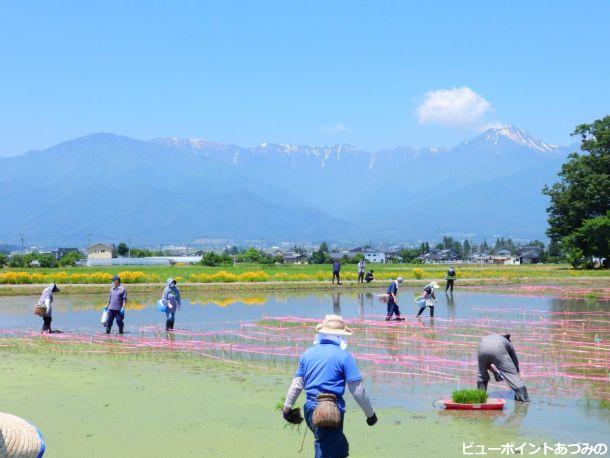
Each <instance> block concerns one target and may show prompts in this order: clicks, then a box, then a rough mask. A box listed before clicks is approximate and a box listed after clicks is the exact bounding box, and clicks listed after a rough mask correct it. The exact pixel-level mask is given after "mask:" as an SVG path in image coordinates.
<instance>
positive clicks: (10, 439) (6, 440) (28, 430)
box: [0, 412, 45, 458]
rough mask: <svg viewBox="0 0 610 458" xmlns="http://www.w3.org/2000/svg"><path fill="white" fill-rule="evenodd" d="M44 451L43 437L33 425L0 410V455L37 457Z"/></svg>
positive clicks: (25, 457)
mask: <svg viewBox="0 0 610 458" xmlns="http://www.w3.org/2000/svg"><path fill="white" fill-rule="evenodd" d="M44 451H45V443H44V439H43V438H42V435H41V434H40V432H39V431H38V430H37V429H36V427H35V426H33V425H32V424H30V423H28V422H27V421H25V420H24V419H23V418H19V417H16V416H15V415H11V414H8V413H4V412H0V457H19V458H38V457H41V456H42V455H43V454H44Z"/></svg>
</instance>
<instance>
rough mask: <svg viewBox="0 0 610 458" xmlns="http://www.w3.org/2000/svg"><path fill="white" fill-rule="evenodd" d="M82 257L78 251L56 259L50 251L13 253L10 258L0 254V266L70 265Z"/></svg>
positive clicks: (47, 266)
mask: <svg viewBox="0 0 610 458" xmlns="http://www.w3.org/2000/svg"><path fill="white" fill-rule="evenodd" d="M82 258H83V255H82V254H81V253H80V252H76V251H73V252H70V253H67V254H65V255H64V256H63V257H62V258H60V259H57V258H56V257H55V255H54V254H51V253H36V252H34V253H26V254H14V255H12V256H11V257H10V258H8V257H7V256H6V255H3V254H2V255H0V267H4V266H5V265H6V266H8V267H12V268H18V269H20V268H23V269H25V268H29V267H44V268H53V267H72V266H75V265H76V262H77V261H79V260H80V259H82Z"/></svg>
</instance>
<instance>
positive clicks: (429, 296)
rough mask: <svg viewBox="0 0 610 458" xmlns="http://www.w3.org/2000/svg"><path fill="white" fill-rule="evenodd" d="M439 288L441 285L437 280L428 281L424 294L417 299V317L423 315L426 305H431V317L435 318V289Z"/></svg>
mask: <svg viewBox="0 0 610 458" xmlns="http://www.w3.org/2000/svg"><path fill="white" fill-rule="evenodd" d="M438 288H440V286H439V284H438V283H437V282H435V281H433V282H432V283H428V284H427V285H426V286H424V292H423V294H422V295H421V296H420V297H419V298H417V299H416V301H417V303H418V305H419V312H417V317H419V316H421V314H422V313H423V312H424V310H426V307H430V317H432V318H434V303H435V302H436V296H435V295H434V290H435V289H438Z"/></svg>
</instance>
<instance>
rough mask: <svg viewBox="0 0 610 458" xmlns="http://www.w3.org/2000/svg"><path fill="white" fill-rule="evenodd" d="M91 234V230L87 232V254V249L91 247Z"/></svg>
mask: <svg viewBox="0 0 610 458" xmlns="http://www.w3.org/2000/svg"><path fill="white" fill-rule="evenodd" d="M92 235H93V234H92V233H91V232H90V233H88V234H87V240H88V242H87V254H89V250H90V249H91V236H92Z"/></svg>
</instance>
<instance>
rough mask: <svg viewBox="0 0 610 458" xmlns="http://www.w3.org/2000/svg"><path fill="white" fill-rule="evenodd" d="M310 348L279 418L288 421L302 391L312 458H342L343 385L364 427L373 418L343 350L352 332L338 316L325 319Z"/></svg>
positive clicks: (345, 452) (345, 450) (355, 371)
mask: <svg viewBox="0 0 610 458" xmlns="http://www.w3.org/2000/svg"><path fill="white" fill-rule="evenodd" d="M316 330H317V331H318V334H317V335H316V338H315V340H314V343H313V346H312V347H311V348H309V349H308V350H306V351H305V353H303V354H302V355H301V357H300V358H299V366H298V368H297V372H296V374H295V376H294V379H293V380H292V384H291V385H290V388H289V389H288V393H287V394H286V401H285V402H284V408H283V411H282V413H283V416H284V419H285V420H286V421H290V420H291V416H290V413H291V409H292V406H293V405H294V403H295V402H296V400H297V398H298V397H299V394H301V391H302V390H303V389H305V393H306V394H307V400H306V402H305V406H304V411H305V412H304V413H305V421H306V422H307V426H308V427H309V429H311V431H312V432H313V435H314V450H315V457H316V458H345V457H346V456H348V455H349V444H348V442H347V438H346V437H345V435H344V434H343V417H344V416H345V401H344V400H343V394H344V393H345V385H347V386H348V388H349V390H350V393H352V395H353V396H354V398H355V399H356V402H357V403H358V405H359V406H360V408H361V409H362V410H363V412H364V414H365V415H366V423H367V424H368V425H369V426H373V425H374V424H375V423H377V415H375V411H374V410H373V407H372V406H371V401H370V400H369V398H368V395H367V394H366V390H365V388H364V384H363V383H362V375H360V371H359V370H358V366H357V365H356V361H355V360H354V358H353V356H352V355H351V353H350V352H348V351H347V350H346V348H347V341H346V340H345V337H347V336H350V335H352V331H351V330H350V329H349V328H348V327H347V326H346V325H345V322H344V321H343V318H342V317H341V316H339V315H326V317H325V318H324V322H322V323H321V324H319V325H318V326H317V328H316Z"/></svg>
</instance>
